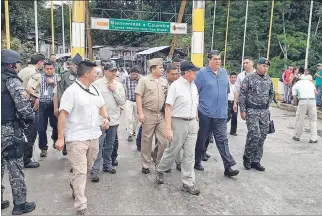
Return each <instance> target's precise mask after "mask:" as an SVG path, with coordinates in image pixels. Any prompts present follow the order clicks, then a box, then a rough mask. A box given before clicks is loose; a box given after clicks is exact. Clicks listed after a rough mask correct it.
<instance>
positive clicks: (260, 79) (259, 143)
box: [238, 73, 274, 162]
mask: <svg viewBox="0 0 322 216" xmlns="http://www.w3.org/2000/svg"><path fill="white" fill-rule="evenodd" d="M273 97H274V88H273V82H272V79H271V78H270V77H269V76H268V75H263V76H262V75H259V74H258V73H254V74H250V75H248V76H246V77H245V79H244V81H243V83H242V85H241V87H240V93H239V100H238V101H239V106H240V112H246V124H247V129H248V133H247V140H246V146H245V152H244V157H246V158H248V159H250V160H251V162H260V160H261V158H262V156H263V145H264V141H265V139H266V136H267V133H268V129H269V115H270V113H269V109H268V108H269V104H270V103H271V102H272V100H273Z"/></svg>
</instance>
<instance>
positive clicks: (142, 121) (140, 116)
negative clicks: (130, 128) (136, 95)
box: [139, 113, 145, 124]
mask: <svg viewBox="0 0 322 216" xmlns="http://www.w3.org/2000/svg"><path fill="white" fill-rule="evenodd" d="M144 120H145V118H144V114H143V113H141V114H139V121H140V122H141V123H142V124H143V123H144Z"/></svg>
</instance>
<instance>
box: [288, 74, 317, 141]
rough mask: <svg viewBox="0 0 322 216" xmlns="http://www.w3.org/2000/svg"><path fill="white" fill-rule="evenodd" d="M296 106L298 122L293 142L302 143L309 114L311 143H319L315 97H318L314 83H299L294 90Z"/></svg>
mask: <svg viewBox="0 0 322 216" xmlns="http://www.w3.org/2000/svg"><path fill="white" fill-rule="evenodd" d="M292 95H293V99H294V105H297V110H296V122H295V131H294V137H293V140H295V141H300V137H301V135H302V133H303V126H304V119H305V115H306V113H308V116H309V120H310V143H317V142H318V137H317V130H316V122H317V111H316V101H315V97H316V95H317V91H316V88H315V86H314V84H313V83H312V81H310V80H307V79H305V78H304V79H301V80H299V81H297V82H296V83H295V84H294V86H293V88H292Z"/></svg>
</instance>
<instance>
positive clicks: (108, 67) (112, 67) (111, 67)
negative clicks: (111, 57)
mask: <svg viewBox="0 0 322 216" xmlns="http://www.w3.org/2000/svg"><path fill="white" fill-rule="evenodd" d="M104 70H109V71H112V70H117V66H116V64H115V62H113V61H111V62H108V63H106V64H105V66H104Z"/></svg>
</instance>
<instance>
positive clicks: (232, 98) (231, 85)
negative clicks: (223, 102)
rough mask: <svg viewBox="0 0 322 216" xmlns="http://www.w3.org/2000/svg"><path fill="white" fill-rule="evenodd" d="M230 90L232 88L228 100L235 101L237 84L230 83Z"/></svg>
mask: <svg viewBox="0 0 322 216" xmlns="http://www.w3.org/2000/svg"><path fill="white" fill-rule="evenodd" d="M229 88H230V92H229V94H228V100H229V101H234V92H235V89H236V87H235V84H232V83H231V82H230V81H229Z"/></svg>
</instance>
